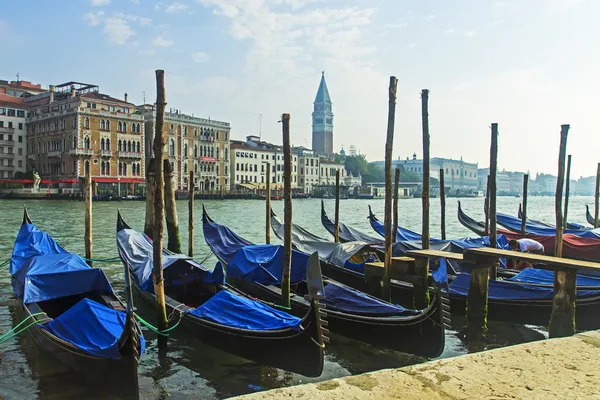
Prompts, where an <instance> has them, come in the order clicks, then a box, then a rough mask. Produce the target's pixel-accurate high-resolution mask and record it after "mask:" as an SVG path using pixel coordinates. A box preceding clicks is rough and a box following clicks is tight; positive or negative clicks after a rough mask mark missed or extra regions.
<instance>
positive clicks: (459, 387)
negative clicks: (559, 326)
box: [239, 331, 600, 400]
mask: <svg viewBox="0 0 600 400" xmlns="http://www.w3.org/2000/svg"><path fill="white" fill-rule="evenodd" d="M239 398H243V399H244V400H257V399H269V400H271V399H299V398H303V399H306V400H312V399H332V400H333V399H335V400H352V399H402V400H412V399H428V400H435V399H600V331H595V332H586V333H582V334H578V335H575V336H572V337H569V338H562V339H551V340H543V341H538V342H531V343H526V344H521V345H516V346H510V347H504V348H501V349H495V350H490V351H484V352H481V353H475V354H468V355H464V356H459V357H455V358H449V359H443V360H438V361H432V362H428V363H424V364H419V365H413V366H410V367H405V368H399V369H388V370H382V371H376V372H370V373H366V374H363V375H356V376H350V377H345V378H338V379H332V380H330V381H325V382H320V383H314V384H307V385H300V386H294V387H289V388H282V389H275V390H270V391H266V392H259V393H253V394H250V395H245V396H240V397H239Z"/></svg>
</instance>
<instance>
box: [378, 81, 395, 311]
mask: <svg viewBox="0 0 600 400" xmlns="http://www.w3.org/2000/svg"><path fill="white" fill-rule="evenodd" d="M397 88H398V79H396V77H395V76H390V85H389V88H388V122H387V135H386V140H385V206H384V207H385V211H384V219H383V226H384V232H385V256H384V261H383V285H382V292H381V294H382V298H383V300H386V301H390V300H391V290H390V270H391V268H392V243H393V240H392V234H393V235H394V236H395V235H396V232H392V157H393V156H392V151H393V149H394V123H395V120H396V91H397Z"/></svg>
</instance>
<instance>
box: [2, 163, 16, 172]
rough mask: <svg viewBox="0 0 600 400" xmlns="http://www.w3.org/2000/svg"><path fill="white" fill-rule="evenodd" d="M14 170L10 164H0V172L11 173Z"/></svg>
mask: <svg viewBox="0 0 600 400" xmlns="http://www.w3.org/2000/svg"><path fill="white" fill-rule="evenodd" d="M14 169H15V166H14V165H13V164H10V165H3V164H0V171H13V170H14Z"/></svg>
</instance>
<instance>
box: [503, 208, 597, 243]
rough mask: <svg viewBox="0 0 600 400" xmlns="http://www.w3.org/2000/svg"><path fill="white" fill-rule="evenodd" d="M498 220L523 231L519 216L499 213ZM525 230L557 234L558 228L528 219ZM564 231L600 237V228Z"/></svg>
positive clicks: (507, 226)
mask: <svg viewBox="0 0 600 400" xmlns="http://www.w3.org/2000/svg"><path fill="white" fill-rule="evenodd" d="M496 220H497V221H498V223H499V224H500V225H502V226H503V227H505V228H506V229H509V230H511V231H513V232H520V231H521V220H520V219H519V218H516V217H513V216H511V215H507V214H500V213H499V214H498V215H497V216H496ZM525 230H526V232H527V233H532V234H534V235H540V236H555V235H556V229H555V228H554V227H548V226H544V225H540V224H536V223H533V222H531V221H527V224H526V225H525ZM563 233H565V234H566V233H571V234H573V235H576V236H579V237H583V238H591V239H600V229H583V230H582V229H565V230H564V232H563Z"/></svg>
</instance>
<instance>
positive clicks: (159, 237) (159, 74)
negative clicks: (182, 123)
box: [152, 69, 169, 344]
mask: <svg viewBox="0 0 600 400" xmlns="http://www.w3.org/2000/svg"><path fill="white" fill-rule="evenodd" d="M166 106H167V100H166V95H165V71H163V70H160V69H159V70H156V125H155V131H154V144H153V146H152V148H153V150H154V172H155V182H156V184H155V190H154V199H155V201H154V207H155V210H154V234H153V235H152V240H153V242H152V247H153V262H154V264H153V265H154V266H153V273H152V280H153V283H154V296H155V299H156V314H157V326H158V329H159V330H165V329H167V327H168V325H169V321H168V319H167V309H166V305H165V291H164V280H163V270H162V250H163V236H164V234H163V229H164V220H165V201H164V198H165V196H164V186H165V177H164V175H163V149H164V148H165V145H166V144H167V138H166V136H165V134H164V132H163V126H164V122H165V107H166ZM158 340H159V344H160V343H166V336H162V335H159V336H158Z"/></svg>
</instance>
